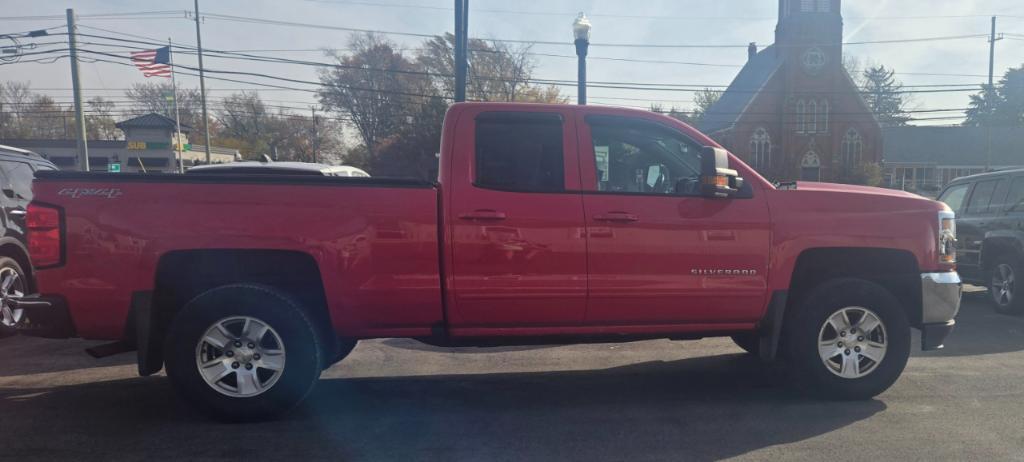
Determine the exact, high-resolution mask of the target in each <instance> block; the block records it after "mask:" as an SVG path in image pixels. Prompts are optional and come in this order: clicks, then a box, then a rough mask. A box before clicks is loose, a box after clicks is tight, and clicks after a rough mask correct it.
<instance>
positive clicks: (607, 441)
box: [0, 354, 886, 461]
mask: <svg viewBox="0 0 1024 462" xmlns="http://www.w3.org/2000/svg"><path fill="white" fill-rule="evenodd" d="M885 409H886V405H885V404H884V403H883V402H882V401H879V400H871V401H864V402H822V401H817V400H812V399H810V398H806V397H802V396H799V395H798V394H797V393H795V392H792V391H790V389H789V388H788V387H787V386H785V384H784V381H783V380H781V379H780V378H779V377H777V373H776V372H775V370H774V369H771V368H768V367H765V366H761V365H760V363H759V362H758V361H757V360H756V359H753V358H750V357H748V356H746V355H737V354H729V355H720V356H711V357H701V358H692V359H682V360H677V361H664V362H663V361H654V362H646V363H639V364H632V365H628V366H623V367H616V368H610V369H600V370H585V371H560V372H530V373H498V374H473V375H447V376H417V377H380V378H358V379H352V378H347V379H325V380H323V381H321V382H320V383H319V384H318V386H317V387H316V389H315V390H314V392H313V393H312V395H311V396H310V397H309V398H307V400H306V401H305V402H304V404H302V405H301V406H300V407H299V408H298V409H296V410H295V411H294V412H292V413H291V414H289V415H288V416H286V417H285V418H284V419H283V420H279V421H275V422H263V423H256V424H244V425H230V424H221V423H216V422H212V421H209V420H207V419H206V418H204V417H203V416H201V415H199V414H198V413H196V412H194V411H192V410H191V409H190V408H189V407H187V406H185V405H184V404H183V403H181V402H179V401H178V400H176V399H174V398H173V397H172V392H171V389H170V386H169V384H168V383H167V381H166V380H164V379H163V378H160V377H149V378H139V379H128V380H117V381H109V382H102V383H89V384H86V385H73V386H65V387H56V388H49V389H20V390H19V389H10V388H8V389H0V428H4V429H5V430H4V431H3V432H0V447H3V448H4V450H3V452H4V455H5V456H15V457H17V456H22V457H29V458H31V457H33V456H34V457H39V456H45V457H47V458H56V459H66V458H94V457H96V456H97V455H100V457H103V456H102V455H106V456H113V455H116V458H123V459H140V458H142V457H147V458H152V457H154V456H155V457H157V458H161V457H173V458H177V459H192V458H209V459H217V458H221V457H224V458H245V459H250V458H258V459H269V458H277V457H283V458H288V459H291V460H295V459H305V458H314V459H331V460H353V459H354V460H446V461H447V460H509V459H514V460H587V461H591V460H643V459H671V460H684V459H685V460H716V459H721V458H726V457H731V456H737V455H742V454H746V453H748V452H751V451H754V450H758V449H762V448H766V447H770V446H774V445H779V444H784V443H790V442H795V441H802V440H805V439H809V438H813V437H816V436H819V435H823V434H826V433H829V432H832V431H835V430H838V429H842V428H844V427H846V426H849V425H851V424H853V423H855V422H858V421H861V420H864V419H867V418H869V417H871V416H872V415H875V414H876V413H879V412H882V411H884V410H885Z"/></svg>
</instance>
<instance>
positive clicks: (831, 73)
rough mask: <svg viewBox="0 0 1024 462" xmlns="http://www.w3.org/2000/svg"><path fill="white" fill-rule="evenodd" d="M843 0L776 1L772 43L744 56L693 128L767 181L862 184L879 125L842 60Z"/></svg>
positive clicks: (875, 156)
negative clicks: (717, 99)
mask: <svg viewBox="0 0 1024 462" xmlns="http://www.w3.org/2000/svg"><path fill="white" fill-rule="evenodd" d="M841 7H842V0H780V1H779V22H778V24H777V25H776V27H775V43H774V44H773V45H771V46H768V47H767V48H765V49H763V50H760V51H758V50H757V46H756V45H754V44H751V46H750V49H749V50H748V54H747V57H748V59H747V63H746V65H745V66H744V67H743V69H742V70H741V71H740V73H739V74H738V75H737V76H736V78H735V79H734V80H733V82H732V84H730V85H729V88H728V89H727V90H726V91H725V92H724V93H723V94H722V97H721V98H720V99H719V101H718V102H717V103H715V104H714V105H713V106H712V107H711V108H710V109H709V110H708V111H707V114H706V115H705V116H704V118H703V119H702V120H701V121H700V122H699V123H698V127H699V128H700V129H701V130H703V131H704V132H706V133H709V134H710V135H711V136H712V137H714V138H715V139H716V140H718V141H719V142H721V143H722V144H723V145H724V146H725V147H726V148H728V149H729V150H730V151H732V152H733V153H734V154H736V155H738V156H740V157H741V158H742V159H744V161H745V162H747V163H748V164H750V165H751V166H752V167H754V168H755V169H757V171H758V172H760V173H761V174H762V175H764V176H766V177H768V178H769V179H773V180H807V181H819V180H820V181H841V182H850V183H862V182H864V181H866V180H867V179H868V176H869V175H868V172H870V171H871V170H873V167H872V166H871V164H878V163H879V162H880V161H881V153H882V145H881V127H880V126H879V124H878V121H877V120H876V119H875V117H874V115H872V113H871V111H870V109H869V108H868V107H867V105H866V104H865V102H864V100H863V98H861V96H860V92H859V89H858V88H857V86H856V84H855V83H854V82H853V80H852V79H851V78H850V76H849V74H847V72H846V69H845V68H844V67H843V44H842V37H843V17H842V14H841Z"/></svg>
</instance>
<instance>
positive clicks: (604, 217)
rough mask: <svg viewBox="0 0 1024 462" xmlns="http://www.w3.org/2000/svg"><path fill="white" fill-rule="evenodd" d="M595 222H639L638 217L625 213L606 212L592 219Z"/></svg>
mask: <svg viewBox="0 0 1024 462" xmlns="http://www.w3.org/2000/svg"><path fill="white" fill-rule="evenodd" d="M594 219H595V220H597V221H610V222H613V223H632V222H634V221H640V217H638V216H636V215H633V214H632V213H626V212H608V213H602V214H600V215H597V216H595V217H594Z"/></svg>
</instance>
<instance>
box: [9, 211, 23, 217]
mask: <svg viewBox="0 0 1024 462" xmlns="http://www.w3.org/2000/svg"><path fill="white" fill-rule="evenodd" d="M7 213H9V214H11V215H14V216H16V217H23V216H25V215H28V211H26V210H22V209H14V210H11V211H10V212H7Z"/></svg>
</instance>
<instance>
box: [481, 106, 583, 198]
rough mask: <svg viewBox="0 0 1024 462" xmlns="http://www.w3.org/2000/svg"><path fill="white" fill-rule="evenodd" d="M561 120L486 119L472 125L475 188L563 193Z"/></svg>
mask: <svg viewBox="0 0 1024 462" xmlns="http://www.w3.org/2000/svg"><path fill="white" fill-rule="evenodd" d="M562 149H563V148H562V122H561V120H558V119H555V118H551V117H543V118H537V119H532V118H529V117H522V116H517V117H510V118H508V119H503V118H486V119H479V120H477V124H476V185H477V186H479V187H482V188H492V189H500V190H505V191H522V192H559V191H564V190H565V172H564V170H565V167H564V165H565V164H564V161H563V157H564V155H563V152H562Z"/></svg>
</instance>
